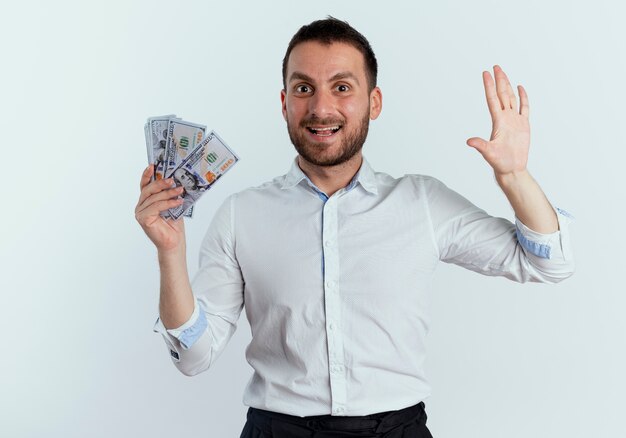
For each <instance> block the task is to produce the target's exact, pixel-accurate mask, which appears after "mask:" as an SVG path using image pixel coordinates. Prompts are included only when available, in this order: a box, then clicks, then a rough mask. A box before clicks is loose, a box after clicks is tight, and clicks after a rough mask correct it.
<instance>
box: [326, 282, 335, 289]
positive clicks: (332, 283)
mask: <svg viewBox="0 0 626 438" xmlns="http://www.w3.org/2000/svg"><path fill="white" fill-rule="evenodd" d="M326 286H328V287H329V288H331V289H332V288H333V287H335V282H334V281H332V280H328V281H327V282H326Z"/></svg>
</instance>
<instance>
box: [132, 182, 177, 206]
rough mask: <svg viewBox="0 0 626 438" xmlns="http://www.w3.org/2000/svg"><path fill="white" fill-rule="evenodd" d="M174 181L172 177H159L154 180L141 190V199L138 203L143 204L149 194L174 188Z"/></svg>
mask: <svg viewBox="0 0 626 438" xmlns="http://www.w3.org/2000/svg"><path fill="white" fill-rule="evenodd" d="M173 183H174V181H173V180H172V178H166V179H159V180H156V181H152V182H151V183H149V184H148V185H147V186H145V187H144V188H143V189H142V190H141V194H140V195H139V201H138V202H137V205H140V204H142V203H143V202H144V201H145V200H146V199H147V198H148V197H149V196H152V195H154V194H155V193H159V192H161V191H163V190H165V189H170V188H172V184H173Z"/></svg>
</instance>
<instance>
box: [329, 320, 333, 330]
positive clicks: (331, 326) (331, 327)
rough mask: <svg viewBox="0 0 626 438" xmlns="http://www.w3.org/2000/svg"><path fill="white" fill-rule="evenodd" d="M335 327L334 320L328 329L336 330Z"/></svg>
mask: <svg viewBox="0 0 626 438" xmlns="http://www.w3.org/2000/svg"><path fill="white" fill-rule="evenodd" d="M334 329H335V324H333V323H332V322H331V323H330V324H328V330H334Z"/></svg>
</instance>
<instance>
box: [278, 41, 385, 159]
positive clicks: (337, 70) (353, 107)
mask: <svg viewBox="0 0 626 438" xmlns="http://www.w3.org/2000/svg"><path fill="white" fill-rule="evenodd" d="M285 80H286V89H285V90H283V91H282V92H281V101H282V107H283V108H282V109H283V116H284V118H285V120H286V121H287V130H288V131H289V137H290V138H291V142H292V143H293V145H294V146H295V148H296V150H297V151H298V153H299V154H300V155H301V156H302V158H304V159H305V160H306V161H308V162H310V163H312V164H315V165H318V166H335V165H338V164H341V163H344V162H346V161H348V160H349V159H351V158H352V157H354V156H355V155H356V154H358V153H359V152H360V151H361V148H362V147H363V143H364V142H365V138H366V137H367V130H368V127H369V119H370V118H371V119H372V120H373V119H376V118H377V117H378V115H379V114H380V110H381V107H382V95H381V92H380V89H379V88H378V87H376V88H374V89H373V90H372V91H371V92H369V85H368V81H367V75H366V72H365V61H364V59H363V55H362V54H361V52H359V51H358V50H357V49H355V48H354V47H352V46H351V45H349V44H345V43H333V44H331V45H324V44H321V43H319V42H316V41H310V42H305V43H301V44H298V45H297V46H296V47H294V48H293V50H292V51H291V54H290V55H289V60H288V64H287V75H286V78H285Z"/></svg>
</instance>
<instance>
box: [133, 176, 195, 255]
mask: <svg viewBox="0 0 626 438" xmlns="http://www.w3.org/2000/svg"><path fill="white" fill-rule="evenodd" d="M153 172H154V165H150V166H148V167H147V168H146V170H144V172H143V174H142V175H141V182H140V188H141V194H140V195H139V201H138V202H137V207H136V208H135V218H136V219H137V222H139V225H141V228H143V230H144V232H145V233H146V234H147V235H148V237H149V238H150V240H152V242H153V243H154V244H155V246H156V247H157V250H159V251H171V250H177V249H180V248H181V246H183V247H184V244H185V225H184V222H183V219H182V218H180V219H177V220H173V219H170V220H165V219H163V218H162V217H161V216H160V214H159V213H161V211H164V210H167V209H168V208H172V207H177V206H179V205H180V204H182V202H183V201H182V199H177V198H176V197H177V196H178V195H180V194H181V193H182V191H183V188H182V187H176V188H172V184H173V182H172V180H171V179H161V180H156V181H152V182H151V181H150V179H151V177H152V174H153Z"/></svg>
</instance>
